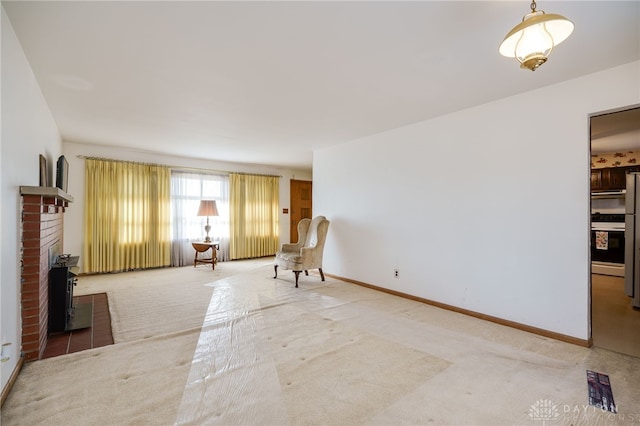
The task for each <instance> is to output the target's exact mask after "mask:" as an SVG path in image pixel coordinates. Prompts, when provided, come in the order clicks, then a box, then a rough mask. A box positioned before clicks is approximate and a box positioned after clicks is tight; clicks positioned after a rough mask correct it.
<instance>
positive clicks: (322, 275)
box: [318, 268, 324, 281]
mask: <svg viewBox="0 0 640 426" xmlns="http://www.w3.org/2000/svg"><path fill="white" fill-rule="evenodd" d="M318 270H319V271H320V277H322V281H324V272H322V268H318Z"/></svg>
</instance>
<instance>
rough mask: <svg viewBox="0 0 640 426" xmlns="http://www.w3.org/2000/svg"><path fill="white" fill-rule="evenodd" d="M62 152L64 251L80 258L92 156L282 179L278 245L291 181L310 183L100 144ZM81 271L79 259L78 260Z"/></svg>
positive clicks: (257, 169) (293, 175) (302, 174)
mask: <svg viewBox="0 0 640 426" xmlns="http://www.w3.org/2000/svg"><path fill="white" fill-rule="evenodd" d="M62 150H63V153H64V156H65V158H66V159H67V161H68V162H69V187H68V188H67V190H68V193H69V194H70V195H71V196H73V198H74V201H73V203H72V204H70V206H69V208H68V209H67V210H66V212H65V215H64V250H65V252H67V253H73V254H76V255H82V247H83V242H82V230H83V220H84V219H83V217H84V160H83V159H81V158H78V155H82V156H95V157H104V158H112V159H117V160H126V161H139V162H146V163H156V164H166V165H168V166H176V167H185V168H197V169H203V170H211V171H226V172H242V173H259V174H273V175H278V176H282V178H281V179H280V244H282V243H285V242H289V223H290V220H289V215H288V214H282V209H283V208H288V207H289V181H290V179H301V180H311V177H312V176H311V171H309V170H285V169H280V168H275V167H268V166H257V165H250V164H240V163H226V162H222V161H209V160H200V159H196V158H186V157H185V158H181V157H176V156H167V155H162V154H154V153H149V152H140V151H132V150H127V149H119V148H113V147H106V146H102V145H88V144H78V143H71V142H64V143H63V144H62ZM79 266H80V270H81V271H82V256H80V261H79Z"/></svg>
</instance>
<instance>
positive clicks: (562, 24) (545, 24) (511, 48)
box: [500, 3, 574, 71]
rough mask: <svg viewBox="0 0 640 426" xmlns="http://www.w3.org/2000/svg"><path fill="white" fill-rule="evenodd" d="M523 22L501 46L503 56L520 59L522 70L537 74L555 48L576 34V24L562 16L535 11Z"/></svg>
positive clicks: (525, 17) (523, 19)
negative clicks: (536, 71) (537, 70)
mask: <svg viewBox="0 0 640 426" xmlns="http://www.w3.org/2000/svg"><path fill="white" fill-rule="evenodd" d="M534 7H535V3H533V5H532V11H531V13H529V14H527V15H525V16H524V18H522V22H521V23H519V24H518V25H516V26H515V27H513V29H512V30H511V31H509V33H508V34H507V35H506V36H505V38H504V40H503V41H502V43H501V44H500V54H501V55H503V56H506V57H509V58H516V59H517V60H518V62H520V64H521V67H522V68H526V69H530V70H532V71H535V70H536V69H537V68H538V67H539V66H540V65H542V64H544V63H545V62H546V60H547V57H548V56H549V54H550V53H551V51H552V50H553V48H554V47H555V46H557V45H558V44H560V43H562V42H563V41H564V40H566V39H567V37H569V36H570V35H571V33H572V32H573V28H574V25H573V22H571V21H570V20H568V19H567V18H565V17H564V16H562V15H558V14H555V13H544V11H542V10H539V11H536V10H535V8H534Z"/></svg>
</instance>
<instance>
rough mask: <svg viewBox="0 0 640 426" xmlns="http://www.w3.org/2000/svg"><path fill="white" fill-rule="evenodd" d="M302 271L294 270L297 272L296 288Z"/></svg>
mask: <svg viewBox="0 0 640 426" xmlns="http://www.w3.org/2000/svg"><path fill="white" fill-rule="evenodd" d="M300 272H302V271H293V273H294V274H296V288H298V277H299V276H300Z"/></svg>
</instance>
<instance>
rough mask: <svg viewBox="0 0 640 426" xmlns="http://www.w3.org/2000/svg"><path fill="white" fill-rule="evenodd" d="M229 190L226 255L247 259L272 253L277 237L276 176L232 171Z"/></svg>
mask: <svg viewBox="0 0 640 426" xmlns="http://www.w3.org/2000/svg"><path fill="white" fill-rule="evenodd" d="M229 191H230V194H229V216H230V225H231V226H230V227H231V239H230V241H229V252H230V254H229V257H230V258H231V259H247V258H253V257H262V256H271V255H273V254H275V252H276V251H277V250H278V240H279V238H278V234H279V223H278V222H279V217H280V216H279V214H278V213H279V212H278V210H279V209H280V202H279V201H280V180H279V178H278V177H277V176H258V175H245V174H235V173H232V174H230V175H229Z"/></svg>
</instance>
